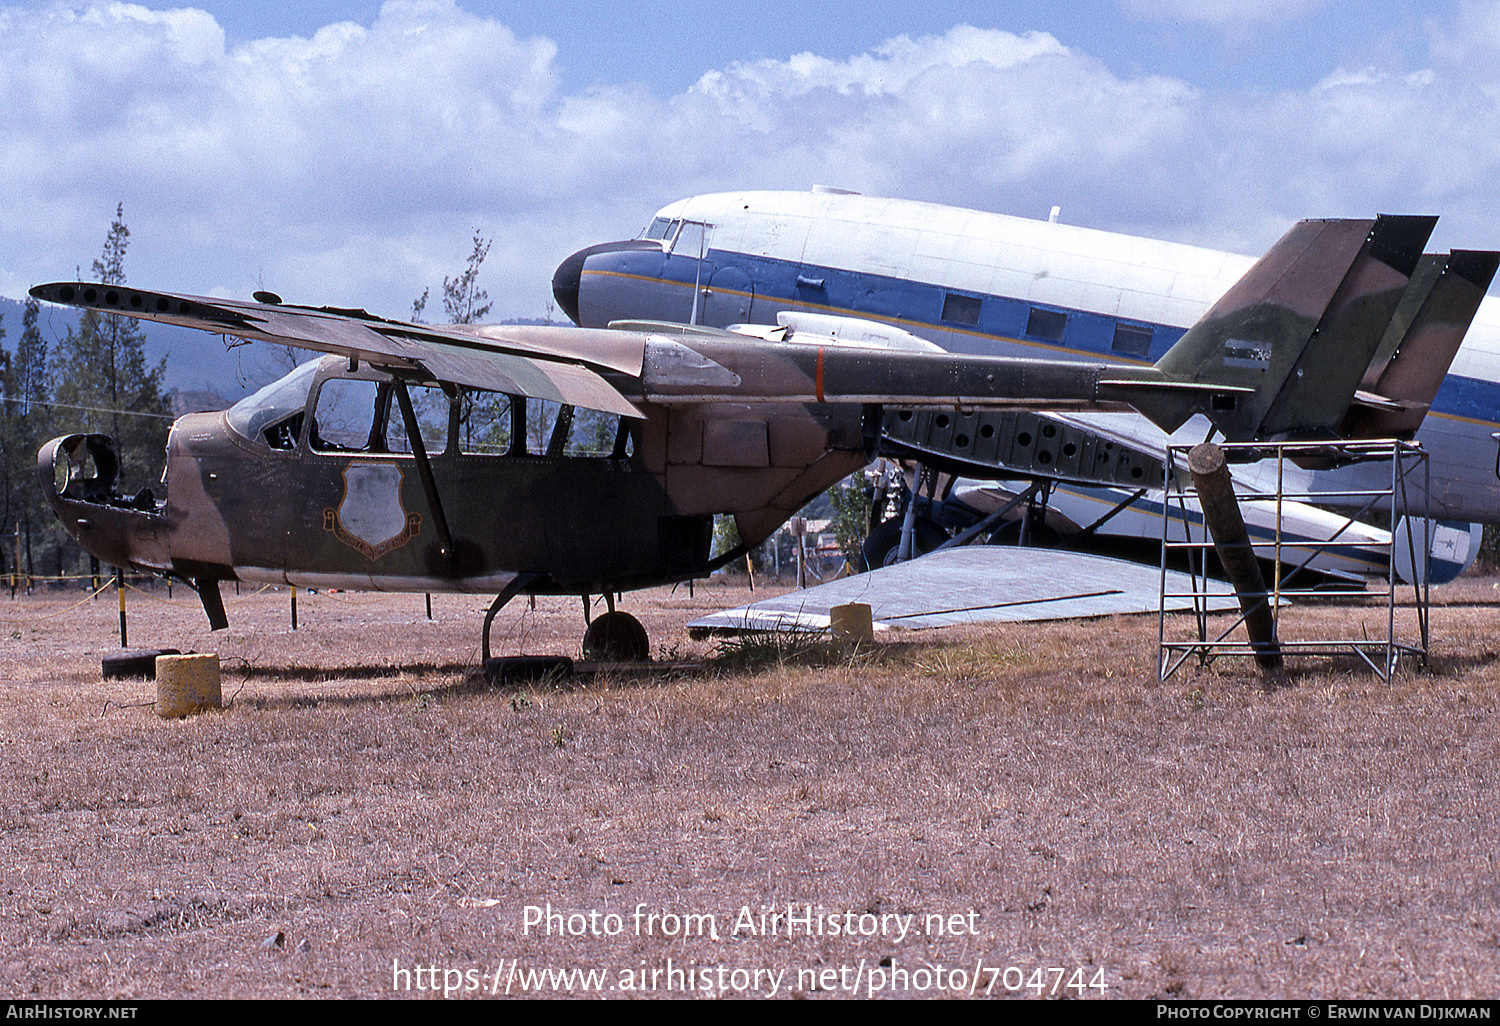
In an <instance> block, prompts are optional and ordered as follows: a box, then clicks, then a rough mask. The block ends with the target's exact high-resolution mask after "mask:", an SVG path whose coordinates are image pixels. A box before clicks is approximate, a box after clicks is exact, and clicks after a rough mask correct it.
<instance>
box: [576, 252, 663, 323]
mask: <svg viewBox="0 0 1500 1026" xmlns="http://www.w3.org/2000/svg"><path fill="white" fill-rule="evenodd" d="M628 252H656V253H660V252H661V243H660V242H657V241H655V240H653V239H625V240H622V241H620V242H601V243H600V244H598V245H597V246H586V247H584V248H583V249H580V250H579V251H578V252H577V253H574V254H573V255H572V256H570V257H568V258H567V259H566V260H564V261H563V262H562V263H560V264H558V265H557V270H556V271H554V272H552V298H554V299H556V300H557V305H558V307H559V308H560V309H561V310H562V312H563V313H565V314H567V315H568V319H569V320H571V321H572V322H573V323H574V324H576V325H578V326H579V327H583V328H602V327H604V326H605V325H604V323H602V322H601V323H599V324H593V323H588V321H587V319H586V316H585V314H584V313H580V311H581V310H585V311H586V307H587V304H585V303H584V302H583V301H582V300H583V276H584V270H585V266H586V265H587V264H588V262H589V260H590V259H592V258H594V257H600V256H604V255H605V254H608V253H628Z"/></svg>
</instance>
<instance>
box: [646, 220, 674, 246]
mask: <svg viewBox="0 0 1500 1026" xmlns="http://www.w3.org/2000/svg"><path fill="white" fill-rule="evenodd" d="M681 223H682V222H681V221H673V220H671V219H669V218H665V217H658V218H657V219H656V220H654V221H652V222H651V224H650V226H649V227H648V228H647V229H646V233H645V234H644V235H642V236H641V238H643V239H653V240H655V241H657V242H660V241H661V240H663V239H670V238H671V237H672V236H673V235H675V234H677V226H678V225H680V224H681Z"/></svg>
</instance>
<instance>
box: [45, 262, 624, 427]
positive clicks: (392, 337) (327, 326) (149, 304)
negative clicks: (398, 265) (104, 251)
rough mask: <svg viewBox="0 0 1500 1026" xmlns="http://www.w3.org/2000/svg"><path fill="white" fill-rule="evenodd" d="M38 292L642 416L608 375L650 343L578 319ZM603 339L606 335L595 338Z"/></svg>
mask: <svg viewBox="0 0 1500 1026" xmlns="http://www.w3.org/2000/svg"><path fill="white" fill-rule="evenodd" d="M31 295H32V296H34V297H35V298H37V299H40V300H45V301H46V302H49V303H57V304H59V305H62V306H76V307H81V308H83V309H90V310H98V311H100V312H102V313H106V314H120V315H123V316H127V317H135V318H139V319H142V320H151V321H161V322H163V323H166V324H176V325H180V326H182V327H188V328H197V329H199V330H201V331H209V332H214V333H216V334H223V335H233V336H235V337H236V338H242V339H245V340H247V341H265V342H275V343H277V344H280V345H288V346H296V347H297V348H300V349H311V350H314V351H317V352H323V353H334V354H337V355H340V356H347V357H350V358H351V359H356V360H363V361H365V362H366V363H370V364H373V365H375V366H378V367H384V368H387V369H389V370H394V371H398V372H406V373H416V374H420V375H421V376H423V377H424V378H431V379H433V380H436V381H444V382H451V383H453V384H455V385H464V386H467V387H470V388H479V389H486V390H490V391H495V392H505V393H508V394H510V395H524V396H528V397H531V398H535V399H551V400H553V401H555V402H560V403H566V404H568V405H570V406H581V407H584V408H586V409H591V410H603V411H605V412H607V413H616V414H619V415H621V416H626V417H639V416H640V415H641V414H640V411H639V410H637V409H636V408H635V406H634V405H633V404H632V403H631V402H630V401H629V400H627V399H626V398H625V397H624V396H623V395H621V394H620V393H619V392H618V391H617V390H616V389H615V388H614V386H613V385H611V384H609V382H607V381H605V380H604V378H603V377H602V376H601V372H604V371H620V372H623V373H627V374H639V373H640V370H641V364H642V361H643V359H644V352H645V344H644V341H643V340H641V339H640V338H639V337H638V336H631V335H624V334H620V333H615V332H600V331H595V332H589V333H586V334H588V335H590V336H594V335H597V336H601V337H603V340H602V341H599V340H595V339H593V338H591V337H590V338H580V336H579V333H578V330H577V329H573V328H569V329H561V328H558V329H546V328H524V327H517V328H515V329H514V330H511V329H510V328H509V327H507V326H495V325H488V326H485V327H483V328H477V327H471V326H468V325H462V326H459V325H432V324H413V323H407V322H403V321H390V320H385V319H383V318H379V317H374V316H372V315H370V314H368V313H365V312H364V311H363V310H340V309H334V308H330V307H319V308H314V307H302V306H284V305H281V304H279V303H245V302H241V301H238V300H227V299H210V298H206V297H203V296H186V295H177V294H175V293H169V292H147V291H144V290H141V289H131V288H126V287H124V286H118V287H116V286H105V285H95V284H89V283H86V282H57V283H54V284H50V285H38V286H36V287H35V288H33V289H32V290H31ZM595 341H599V344H598V345H589V344H588V343H592V342H595Z"/></svg>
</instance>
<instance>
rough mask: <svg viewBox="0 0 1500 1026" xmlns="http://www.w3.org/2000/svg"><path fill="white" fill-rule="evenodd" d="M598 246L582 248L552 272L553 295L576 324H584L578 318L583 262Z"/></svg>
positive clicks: (569, 318)
mask: <svg viewBox="0 0 1500 1026" xmlns="http://www.w3.org/2000/svg"><path fill="white" fill-rule="evenodd" d="M597 248H598V247H597V246H589V247H588V248H586V249H580V250H579V251H578V252H577V253H574V254H573V255H572V256H570V257H568V259H566V260H564V261H563V262H562V263H560V264H558V265H557V270H555V271H553V272H552V297H553V298H554V299H556V300H557V305H558V306H559V307H560V308H561V309H562V312H563V313H565V314H567V315H568V320H570V321H572V322H573V323H574V324H582V323H583V322H582V321H580V320H579V319H578V287H579V284H580V283H581V282H582V281H583V264H584V261H586V260H588V258H589V254H590V253H592V252H593V251H594V250H595V249H597Z"/></svg>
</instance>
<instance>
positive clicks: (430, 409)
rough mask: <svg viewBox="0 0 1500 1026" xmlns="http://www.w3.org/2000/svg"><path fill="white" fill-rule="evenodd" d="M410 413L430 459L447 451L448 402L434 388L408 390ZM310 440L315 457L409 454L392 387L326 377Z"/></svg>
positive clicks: (388, 383)
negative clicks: (328, 455)
mask: <svg viewBox="0 0 1500 1026" xmlns="http://www.w3.org/2000/svg"><path fill="white" fill-rule="evenodd" d="M407 394H408V395H409V396H410V397H411V404H412V412H413V413H414V414H415V416H416V421H417V428H418V430H419V431H420V432H421V436H422V447H423V448H424V449H425V450H426V451H427V453H428V455H437V454H439V453H442V452H443V451H444V450H446V449H447V447H448V428H449V423H448V422H449V419H450V418H449V410H448V397H447V396H446V395H444V394H443V391H442V390H441V389H440V388H438V387H436V386H433V385H408V386H407ZM308 441H309V444H310V445H311V446H312V448H313V450H314V451H316V452H366V453H390V454H392V455H398V456H401V455H410V454H411V453H412V451H413V450H412V444H411V438H410V436H409V435H408V434H407V430H406V417H405V415H404V414H403V413H402V410H401V403H400V400H399V398H398V397H397V395H396V387H395V383H394V382H392V381H389V380H386V381H366V380H360V379H357V378H329V379H328V380H326V381H324V382H323V387H322V388H321V389H319V390H318V403H317V407H316V408H315V409H314V411H313V420H312V426H311V429H310V430H309V432H308Z"/></svg>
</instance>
